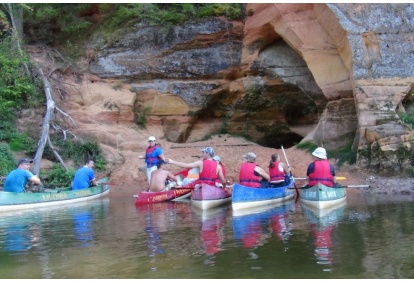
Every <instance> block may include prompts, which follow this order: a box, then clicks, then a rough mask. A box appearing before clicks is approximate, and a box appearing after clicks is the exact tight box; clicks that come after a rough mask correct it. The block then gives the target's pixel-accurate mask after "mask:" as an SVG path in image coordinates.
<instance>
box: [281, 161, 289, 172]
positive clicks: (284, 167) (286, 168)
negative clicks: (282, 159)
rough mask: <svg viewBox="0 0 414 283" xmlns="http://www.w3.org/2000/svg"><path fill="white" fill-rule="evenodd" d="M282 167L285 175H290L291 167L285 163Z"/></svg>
mask: <svg viewBox="0 0 414 283" xmlns="http://www.w3.org/2000/svg"><path fill="white" fill-rule="evenodd" d="M282 167H283V171H284V172H285V174H289V172H290V167H289V166H288V165H287V164H286V163H283V165H282Z"/></svg>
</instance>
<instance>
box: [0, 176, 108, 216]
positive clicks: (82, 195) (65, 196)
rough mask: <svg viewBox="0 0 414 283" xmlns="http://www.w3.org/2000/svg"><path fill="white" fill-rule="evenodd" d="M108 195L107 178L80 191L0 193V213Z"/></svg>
mask: <svg viewBox="0 0 414 283" xmlns="http://www.w3.org/2000/svg"><path fill="white" fill-rule="evenodd" d="M108 193H109V183H108V178H102V179H100V180H98V185H97V186H94V187H90V188H86V189H82V190H71V189H70V188H61V189H56V190H49V191H48V192H33V193H32V192H30V193H11V192H4V191H0V211H11V210H19V209H27V208H36V207H45V206H52V205H60V204H66V203H74V202H81V201H87V200H91V199H96V198H99V197H102V196H104V195H106V194H108Z"/></svg>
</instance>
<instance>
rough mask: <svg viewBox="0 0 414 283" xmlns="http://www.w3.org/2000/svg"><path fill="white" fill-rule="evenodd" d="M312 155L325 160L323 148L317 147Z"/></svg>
mask: <svg viewBox="0 0 414 283" xmlns="http://www.w3.org/2000/svg"><path fill="white" fill-rule="evenodd" d="M312 155H313V156H315V157H317V158H320V159H326V158H327V156H326V150H325V149H324V148H323V147H318V148H317V149H315V150H314V152H312Z"/></svg>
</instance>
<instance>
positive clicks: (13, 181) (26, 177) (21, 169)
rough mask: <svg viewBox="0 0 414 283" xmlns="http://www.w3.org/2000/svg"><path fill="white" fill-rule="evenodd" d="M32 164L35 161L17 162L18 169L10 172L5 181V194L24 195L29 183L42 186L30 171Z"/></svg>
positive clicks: (23, 160) (24, 160) (25, 159)
mask: <svg viewBox="0 0 414 283" xmlns="http://www.w3.org/2000/svg"><path fill="white" fill-rule="evenodd" d="M32 163H33V160H30V159H27V158H23V159H20V160H19V162H17V168H16V169H14V170H12V171H10V173H9V174H8V175H7V176H6V180H5V181H4V191H5V192H14V193H24V192H25V190H26V185H27V183H29V182H32V183H34V184H36V185H40V184H41V182H40V179H39V177H38V176H37V175H33V173H32V172H30V171H29V169H30V165H31V164H32Z"/></svg>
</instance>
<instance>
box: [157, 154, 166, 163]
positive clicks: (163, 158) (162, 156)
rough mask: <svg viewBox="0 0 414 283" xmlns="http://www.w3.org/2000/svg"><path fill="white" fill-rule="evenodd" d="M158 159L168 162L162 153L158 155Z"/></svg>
mask: <svg viewBox="0 0 414 283" xmlns="http://www.w3.org/2000/svg"><path fill="white" fill-rule="evenodd" d="M158 157H159V158H160V159H161V160H164V161H165V162H167V161H166V158H165V156H164V153H161V154H160V155H158Z"/></svg>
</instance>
